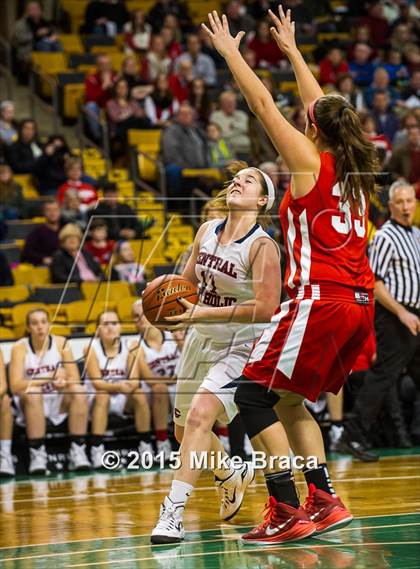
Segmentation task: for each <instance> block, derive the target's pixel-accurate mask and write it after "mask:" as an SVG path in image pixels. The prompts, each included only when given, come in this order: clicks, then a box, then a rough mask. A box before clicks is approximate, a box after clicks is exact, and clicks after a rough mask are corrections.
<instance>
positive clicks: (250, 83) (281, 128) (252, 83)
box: [202, 11, 320, 190]
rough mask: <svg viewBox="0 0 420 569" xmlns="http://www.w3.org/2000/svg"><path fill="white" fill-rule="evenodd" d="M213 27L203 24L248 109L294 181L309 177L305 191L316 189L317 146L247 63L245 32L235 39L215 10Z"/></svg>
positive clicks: (212, 14) (224, 19) (210, 20)
mask: <svg viewBox="0 0 420 569" xmlns="http://www.w3.org/2000/svg"><path fill="white" fill-rule="evenodd" d="M209 22H210V27H211V30H210V29H209V28H207V26H206V25H204V24H202V26H203V29H204V30H205V31H206V33H207V34H208V35H209V37H210V39H211V41H212V43H213V45H214V47H215V48H216V49H217V51H218V52H219V53H220V54H221V55H222V56H223V57H224V58H225V60H226V63H227V64H228V66H229V69H230V70H231V72H232V75H233V76H234V78H235V80H236V82H237V84H238V86H239V88H240V90H241V92H242V94H243V95H244V97H245V99H246V101H247V103H248V106H249V108H250V109H251V111H252V112H253V113H254V114H255V115H256V116H257V117H258V119H259V120H260V122H261V123H262V124H263V126H264V129H265V131H266V132H267V134H268V135H269V137H270V138H271V140H272V142H273V144H274V146H275V147H276V149H277V150H278V152H279V153H280V154H281V156H282V157H283V158H284V160H285V162H286V164H287V166H288V167H289V169H290V170H291V171H292V172H294V173H295V174H294V179H295V180H294V181H295V182H297V183H298V184H299V185H300V182H299V176H301V174H300V173H302V172H304V173H305V180H307V179H308V178H309V177H308V174H310V178H309V181H308V182H303V185H304V186H307V187H305V189H306V190H308V189H309V186H310V187H312V186H313V183H314V182H313V178H314V177H315V179H316V178H317V176H318V173H319V168H320V158H319V152H318V150H317V148H316V146H315V144H314V143H313V142H312V141H311V140H309V139H308V138H307V137H306V136H305V135H304V134H302V133H301V132H300V131H298V130H297V129H296V128H295V127H293V126H292V125H291V124H290V123H289V122H288V121H287V120H286V119H285V117H283V115H282V114H281V112H280V111H279V110H278V109H277V107H276V105H275V103H274V100H273V97H272V96H271V94H270V93H269V91H268V90H267V89H266V87H265V86H264V85H263V83H262V82H261V81H260V79H259V78H258V76H257V75H256V74H255V73H254V72H253V71H252V69H251V68H250V67H249V66H248V64H247V63H246V62H245V60H244V58H243V57H242V55H241V53H240V51H239V43H240V41H241V39H242V37H243V35H244V33H243V32H239V34H238V35H237V36H236V37H235V38H234V37H233V36H232V35H231V34H230V32H229V25H228V22H227V18H226V16H225V15H223V16H222V20H220V18H219V16H218V14H217V12H216V11H213V12H212V13H211V14H209Z"/></svg>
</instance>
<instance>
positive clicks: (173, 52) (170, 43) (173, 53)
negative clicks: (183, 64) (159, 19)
mask: <svg viewBox="0 0 420 569" xmlns="http://www.w3.org/2000/svg"><path fill="white" fill-rule="evenodd" d="M160 35H161V36H162V39H163V43H164V44H165V49H166V52H167V54H168V55H169V57H170V58H171V61H175V59H176V58H177V57H178V56H180V55H181V53H182V47H181V44H180V43H179V42H178V41H177V39H176V36H175V30H174V29H173V28H171V27H169V26H163V28H162V29H161V30H160Z"/></svg>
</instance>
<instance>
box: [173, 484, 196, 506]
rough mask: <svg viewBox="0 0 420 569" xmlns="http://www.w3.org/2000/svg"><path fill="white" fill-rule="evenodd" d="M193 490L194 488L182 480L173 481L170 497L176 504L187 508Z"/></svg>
mask: <svg viewBox="0 0 420 569" xmlns="http://www.w3.org/2000/svg"><path fill="white" fill-rule="evenodd" d="M193 489H194V486H191V484H187V483H186V482H182V480H173V481H172V486H171V491H170V492H169V496H168V497H169V499H170V500H171V502H173V503H174V504H177V505H180V504H181V505H182V506H185V504H186V503H187V500H188V498H189V497H190V496H191V492H192V491H193Z"/></svg>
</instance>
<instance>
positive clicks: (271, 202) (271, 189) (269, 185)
mask: <svg viewBox="0 0 420 569" xmlns="http://www.w3.org/2000/svg"><path fill="white" fill-rule="evenodd" d="M254 170H257V171H258V172H259V173H260V174H261V176H262V177H263V178H264V181H265V183H266V186H267V190H268V201H267V206H266V208H265V211H270V209H271V208H272V207H273V205H274V202H275V201H276V190H275V189H274V184H273V182H272V181H271V178H270V176H268V175H267V174H266V173H265V172H263V171H262V170H260V169H259V168H254Z"/></svg>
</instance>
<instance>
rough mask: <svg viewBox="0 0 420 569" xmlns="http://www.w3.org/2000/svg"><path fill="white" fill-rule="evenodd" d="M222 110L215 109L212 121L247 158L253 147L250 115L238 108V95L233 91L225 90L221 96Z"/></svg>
mask: <svg viewBox="0 0 420 569" xmlns="http://www.w3.org/2000/svg"><path fill="white" fill-rule="evenodd" d="M219 103H220V110H217V111H213V112H212V113H211V115H210V121H211V122H215V123H216V124H218V125H219V126H220V128H221V129H222V134H223V138H224V139H225V140H226V141H227V143H228V144H230V146H231V147H232V149H233V152H234V153H235V155H236V156H237V157H238V158H240V159H242V158H243V159H245V160H246V159H247V158H248V157H249V152H250V149H251V141H250V138H249V133H248V129H249V117H248V115H247V113H245V112H244V111H240V110H238V109H237V96H236V94H235V93H234V92H233V91H224V92H223V93H221V95H220V97H219Z"/></svg>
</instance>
